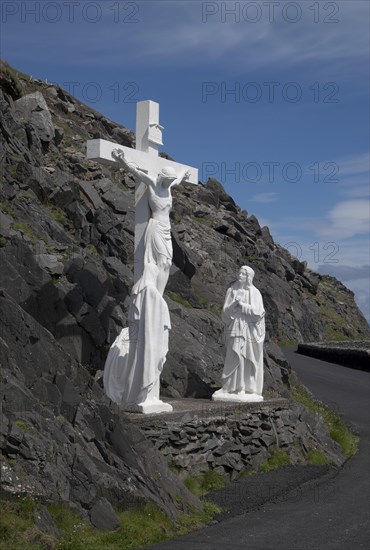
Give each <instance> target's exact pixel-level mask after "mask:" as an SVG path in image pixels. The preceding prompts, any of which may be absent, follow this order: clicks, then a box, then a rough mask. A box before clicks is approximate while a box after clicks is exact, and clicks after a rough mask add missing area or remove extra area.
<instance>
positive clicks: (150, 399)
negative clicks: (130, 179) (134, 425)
mask: <svg viewBox="0 0 370 550" xmlns="http://www.w3.org/2000/svg"><path fill="white" fill-rule="evenodd" d="M114 156H116V157H117V158H119V160H120V162H121V164H122V165H123V166H124V167H125V168H126V170H127V172H129V173H131V174H132V175H134V177H135V180H136V182H137V183H138V184H140V183H144V184H145V185H146V186H147V192H148V200H149V205H150V209H151V214H152V215H151V218H150V220H149V223H148V225H147V228H146V233H145V236H144V271H143V274H142V276H141V277H140V279H139V280H138V281H137V282H136V284H135V285H134V287H133V289H132V292H131V303H130V309H129V327H128V328H126V329H123V331H122V332H121V334H120V335H119V336H118V337H117V338H116V340H115V342H114V343H113V345H112V347H111V348H110V351H109V353H108V357H107V360H106V363H105V367H104V388H105V391H106V393H107V395H108V396H109V397H110V398H111V399H112V400H113V401H115V402H116V403H118V404H119V405H121V406H122V407H123V408H125V409H128V410H133V411H137V412H143V413H154V412H164V411H171V410H172V407H171V405H169V404H168V403H164V402H163V401H161V400H160V399H159V382H160V375H161V372H162V369H163V365H164V362H165V360H166V355H167V352H168V333H169V330H170V329H171V321H170V315H169V311H168V307H167V304H166V302H165V300H164V299H163V292H164V290H165V287H166V284H167V281H168V277H169V273H170V268H171V264H172V241H171V225H170V218H169V214H170V210H171V207H172V196H171V187H173V186H174V185H177V184H179V183H181V182H182V181H183V180H184V179H185V178H186V177H187V176H188V172H187V171H184V170H183V171H181V173H180V175H179V176H177V175H176V172H175V170H174V169H173V168H171V167H168V168H164V169H163V170H162V171H161V173H160V174H158V175H157V177H156V178H154V177H151V176H149V175H148V174H145V173H143V172H141V171H140V170H138V169H137V168H136V167H135V166H133V165H130V164H128V163H127V162H126V161H125V159H124V154H123V153H122V152H120V151H117V152H114Z"/></svg>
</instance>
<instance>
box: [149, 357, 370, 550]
mask: <svg viewBox="0 0 370 550" xmlns="http://www.w3.org/2000/svg"><path fill="white" fill-rule="evenodd" d="M284 353H285V355H286V357H287V359H288V360H289V362H290V364H291V365H292V367H293V369H294V370H295V371H296V372H297V374H298V378H299V381H300V382H301V383H303V384H304V385H305V386H307V387H308V388H309V389H310V390H311V391H312V392H313V393H314V395H315V396H316V397H317V398H318V399H320V400H322V401H323V402H325V403H327V404H329V405H330V406H331V408H333V409H335V410H337V411H340V412H341V413H343V416H344V419H345V420H346V422H347V424H348V425H350V426H351V428H352V429H353V430H354V431H355V432H356V433H357V434H358V435H360V438H361V440H360V445H359V452H358V453H357V454H356V455H355V456H354V457H353V458H352V459H351V460H349V461H348V462H347V463H346V464H345V465H344V466H343V467H342V468H340V469H339V470H336V471H335V473H334V474H333V471H330V472H329V473H328V474H326V475H323V476H321V477H319V478H317V479H315V481H312V480H311V481H309V482H306V483H305V484H304V485H302V486H301V487H300V491H299V492H297V490H295V491H293V492H292V493H291V494H290V495H289V493H288V495H286V496H285V497H284V498H278V499H274V500H273V501H271V500H270V501H268V502H266V503H265V504H263V505H262V506H261V507H259V508H258V509H254V510H252V511H250V512H247V513H242V514H241V515H236V516H234V517H232V518H230V519H226V520H224V521H221V522H219V523H217V524H215V525H212V526H210V527H207V528H205V529H202V530H200V531H195V532H193V533H191V534H189V535H185V536H183V537H179V538H176V539H173V540H170V541H167V542H162V543H158V544H155V545H152V546H149V547H146V548H150V549H152V550H154V549H155V550H162V549H163V550H168V549H171V550H218V549H223V550H225V549H226V550H239V549H243V550H247V549H250V550H279V549H282V550H359V549H362V548H364V549H365V548H369V541H370V520H369V515H370V510H369V506H370V468H369V450H370V444H369V424H370V386H369V373H367V372H364V371H359V370H354V369H351V368H348V367H344V366H341V365H334V364H332V363H326V362H324V361H320V360H318V359H314V358H312V357H307V356H304V355H298V354H297V353H295V352H294V350H293V349H285V350H284ZM270 473H271V472H270ZM277 476H279V474H278V473H277ZM287 483H288V481H287Z"/></svg>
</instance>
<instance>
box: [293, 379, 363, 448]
mask: <svg viewBox="0 0 370 550" xmlns="http://www.w3.org/2000/svg"><path fill="white" fill-rule="evenodd" d="M291 392H292V397H293V399H294V400H295V401H297V403H300V404H301V405H304V406H305V407H307V409H310V410H311V411H314V412H316V413H318V414H320V415H321V416H322V417H323V419H324V421H325V422H326V425H327V426H328V429H329V433H330V437H331V438H332V439H333V440H334V441H336V442H337V443H338V445H339V446H340V448H341V450H342V453H343V454H344V456H346V457H347V458H349V457H351V456H353V455H354V454H355V453H356V452H357V446H358V439H359V438H358V437H357V436H356V435H354V434H353V433H352V432H351V430H350V429H349V428H348V427H347V426H346V424H345V423H344V421H343V419H342V417H341V415H340V414H338V413H337V412H334V411H332V410H331V409H329V407H327V406H326V405H324V404H323V403H321V402H320V401H314V400H313V399H312V397H311V396H310V394H309V393H308V392H307V390H306V389H305V388H304V387H303V386H300V385H299V384H297V385H293V386H292V388H291Z"/></svg>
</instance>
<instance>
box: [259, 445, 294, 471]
mask: <svg viewBox="0 0 370 550" xmlns="http://www.w3.org/2000/svg"><path fill="white" fill-rule="evenodd" d="M288 464H290V456H289V455H288V453H287V452H286V451H282V450H281V449H280V450H278V451H275V452H274V453H273V454H272V455H271V456H270V457H269V458H268V459H267V460H266V462H264V463H263V464H261V465H260V466H259V468H258V471H259V472H269V471H270V470H275V469H276V468H282V467H283V466H288Z"/></svg>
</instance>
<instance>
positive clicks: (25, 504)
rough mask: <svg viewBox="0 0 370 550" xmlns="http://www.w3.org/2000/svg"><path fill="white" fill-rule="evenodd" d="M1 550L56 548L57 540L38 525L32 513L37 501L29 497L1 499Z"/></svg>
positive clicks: (43, 549)
mask: <svg viewBox="0 0 370 550" xmlns="http://www.w3.org/2000/svg"><path fill="white" fill-rule="evenodd" d="M0 505H1V514H0V550H25V549H27V550H45V549H48V548H55V544H56V543H57V540H56V539H54V538H53V537H51V536H50V535H47V534H45V533H43V532H42V531H40V529H38V527H36V525H35V523H34V520H33V517H32V514H33V511H34V509H35V508H36V503H35V502H34V501H33V500H31V499H30V498H29V497H27V498H23V499H19V500H14V501H8V500H4V499H1V501H0Z"/></svg>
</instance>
